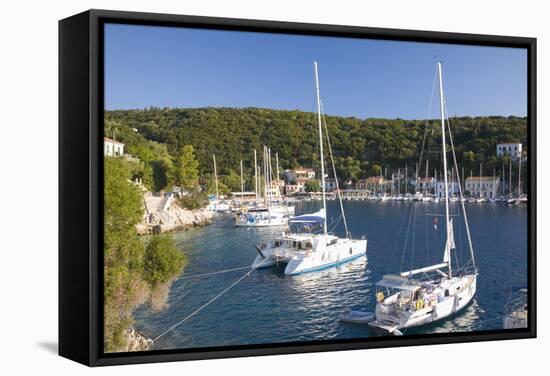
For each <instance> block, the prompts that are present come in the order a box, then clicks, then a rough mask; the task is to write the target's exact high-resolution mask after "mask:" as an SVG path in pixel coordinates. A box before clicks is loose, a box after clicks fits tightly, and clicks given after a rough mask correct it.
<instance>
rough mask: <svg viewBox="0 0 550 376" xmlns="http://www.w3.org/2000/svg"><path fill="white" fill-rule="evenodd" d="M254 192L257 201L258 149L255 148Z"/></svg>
mask: <svg viewBox="0 0 550 376" xmlns="http://www.w3.org/2000/svg"><path fill="white" fill-rule="evenodd" d="M254 193H255V194H256V202H258V160H257V156H256V149H254Z"/></svg>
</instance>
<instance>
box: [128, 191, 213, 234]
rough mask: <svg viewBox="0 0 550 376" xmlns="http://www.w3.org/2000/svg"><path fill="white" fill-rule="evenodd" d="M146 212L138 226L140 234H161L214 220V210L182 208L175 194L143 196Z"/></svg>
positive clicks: (204, 224) (203, 224)
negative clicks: (174, 196)
mask: <svg viewBox="0 0 550 376" xmlns="http://www.w3.org/2000/svg"><path fill="white" fill-rule="evenodd" d="M143 202H144V206H145V214H144V216H143V220H142V222H141V223H139V224H138V225H137V226H136V229H137V232H138V234H140V235H149V234H161V233H168V232H176V231H182V230H187V229H189V228H192V227H198V226H206V225H208V224H210V223H211V222H212V212H210V211H208V210H206V209H198V210H187V209H183V208H181V207H180V206H179V205H178V204H177V201H176V200H175V199H174V198H173V196H170V195H167V196H162V197H156V196H153V195H151V194H146V195H144V197H143Z"/></svg>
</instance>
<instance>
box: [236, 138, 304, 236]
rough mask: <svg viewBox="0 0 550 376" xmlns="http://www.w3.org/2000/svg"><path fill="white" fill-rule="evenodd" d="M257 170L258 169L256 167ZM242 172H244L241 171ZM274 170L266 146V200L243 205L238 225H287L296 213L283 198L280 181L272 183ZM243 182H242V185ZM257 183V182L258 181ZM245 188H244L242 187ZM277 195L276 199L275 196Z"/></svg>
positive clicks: (238, 216)
mask: <svg viewBox="0 0 550 376" xmlns="http://www.w3.org/2000/svg"><path fill="white" fill-rule="evenodd" d="M256 171H257V169H256ZM241 174H242V172H241ZM272 176H273V171H272V168H271V150H270V149H268V148H267V147H264V177H265V183H264V202H263V205H258V203H257V202H256V203H254V205H253V206H250V207H243V208H242V210H241V211H240V212H239V213H238V214H237V215H236V217H235V226H237V227H272V226H287V225H288V220H289V219H290V217H292V216H293V215H294V209H295V207H294V206H291V205H287V204H286V203H284V202H283V200H282V195H281V193H280V189H279V182H278V177H277V183H276V185H274V184H273V183H272ZM242 184H243V183H241V185H242ZM256 184H257V183H256ZM241 189H243V190H244V188H241ZM273 196H275V200H274V198H273Z"/></svg>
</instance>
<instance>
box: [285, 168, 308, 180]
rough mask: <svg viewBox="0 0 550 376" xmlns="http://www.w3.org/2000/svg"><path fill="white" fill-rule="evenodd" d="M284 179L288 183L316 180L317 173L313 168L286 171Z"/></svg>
mask: <svg viewBox="0 0 550 376" xmlns="http://www.w3.org/2000/svg"><path fill="white" fill-rule="evenodd" d="M284 178H285V181H286V182H287V183H291V182H295V181H297V180H299V179H306V180H307V179H313V178H315V171H314V170H313V169H312V168H297V169H295V170H286V171H285V173H284Z"/></svg>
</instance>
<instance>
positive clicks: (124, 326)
mask: <svg viewBox="0 0 550 376" xmlns="http://www.w3.org/2000/svg"><path fill="white" fill-rule="evenodd" d="M131 167H132V164H131V163H128V162H127V161H125V160H124V159H122V158H109V157H107V158H105V161H104V168H105V169H104V175H105V176H104V185H105V186H104V190H105V193H104V194H105V196H104V226H105V227H104V349H105V351H106V352H117V351H125V349H126V348H127V347H128V336H127V333H128V330H129V328H131V326H132V323H133V319H132V313H133V311H134V309H135V308H136V307H137V306H139V305H140V304H145V303H149V304H151V305H152V306H154V307H158V306H162V304H159V298H158V296H159V294H163V291H167V288H166V286H167V285H168V284H170V283H171V282H172V280H173V279H174V278H175V277H177V276H178V275H180V274H181V272H182V269H183V266H184V263H185V257H184V255H183V254H182V253H181V252H180V251H179V250H178V249H177V248H176V246H175V244H174V241H173V240H172V238H169V237H153V238H152V239H151V240H150V241H149V242H148V244H146V243H145V241H146V240H145V239H143V238H140V237H138V235H137V233H136V225H137V224H138V223H139V222H140V221H141V220H142V218H143V206H142V197H141V193H140V191H139V189H138V188H137V187H136V186H135V185H134V184H133V183H132V182H131V181H130V177H131V173H132V168H131ZM165 297H166V294H164V296H163V298H164V299H165ZM160 301H162V299H160Z"/></svg>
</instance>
